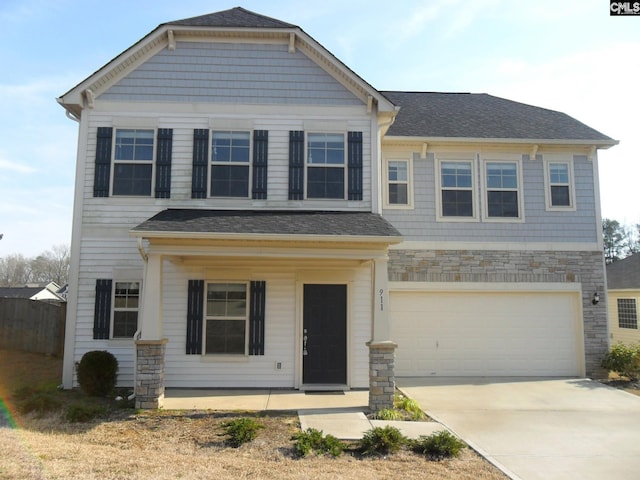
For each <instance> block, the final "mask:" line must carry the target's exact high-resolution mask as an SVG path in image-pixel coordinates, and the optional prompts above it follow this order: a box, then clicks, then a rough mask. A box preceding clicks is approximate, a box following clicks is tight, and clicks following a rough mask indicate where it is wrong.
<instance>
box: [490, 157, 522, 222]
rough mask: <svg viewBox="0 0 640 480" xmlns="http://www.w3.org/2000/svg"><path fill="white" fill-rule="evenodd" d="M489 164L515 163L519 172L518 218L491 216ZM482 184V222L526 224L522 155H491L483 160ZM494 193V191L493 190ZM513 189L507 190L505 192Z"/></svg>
mask: <svg viewBox="0 0 640 480" xmlns="http://www.w3.org/2000/svg"><path fill="white" fill-rule="evenodd" d="M488 163H515V164H516V168H517V170H518V174H517V179H518V188H517V189H516V191H517V193H518V216H517V217H490V216H489V189H488V188H487V164H488ZM481 165H482V168H481V172H480V183H481V185H482V188H481V190H482V200H483V201H482V221H483V222H496V223H524V221H525V219H524V183H523V173H522V156H521V155H518V156H516V155H500V154H491V155H490V156H487V157H482V158H481ZM491 190H492V191H493V189H491ZM507 190H511V189H505V191H507Z"/></svg>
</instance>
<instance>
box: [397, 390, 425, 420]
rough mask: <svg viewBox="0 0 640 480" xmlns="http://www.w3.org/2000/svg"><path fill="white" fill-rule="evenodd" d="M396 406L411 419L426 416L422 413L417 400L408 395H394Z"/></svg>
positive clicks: (419, 418)
mask: <svg viewBox="0 0 640 480" xmlns="http://www.w3.org/2000/svg"><path fill="white" fill-rule="evenodd" d="M394 405H395V407H396V408H399V409H401V410H404V411H405V412H407V413H408V414H409V416H410V417H411V419H413V420H424V419H425V418H427V416H426V415H425V414H424V412H423V411H422V409H421V408H420V405H418V402H416V401H415V400H413V399H412V398H408V397H404V396H403V397H396V398H395V400H394Z"/></svg>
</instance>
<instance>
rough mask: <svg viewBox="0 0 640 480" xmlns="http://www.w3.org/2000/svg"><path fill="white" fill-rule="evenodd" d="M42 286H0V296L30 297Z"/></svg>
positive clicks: (39, 290)
mask: <svg viewBox="0 0 640 480" xmlns="http://www.w3.org/2000/svg"><path fill="white" fill-rule="evenodd" d="M42 290H44V288H43V287H0V298H31V297H33V296H34V295H35V294H36V293H39V292H41V291H42Z"/></svg>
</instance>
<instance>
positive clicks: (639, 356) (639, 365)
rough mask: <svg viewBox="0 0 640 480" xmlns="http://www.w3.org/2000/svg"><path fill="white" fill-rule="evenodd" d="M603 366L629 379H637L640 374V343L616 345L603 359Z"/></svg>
mask: <svg viewBox="0 0 640 480" xmlns="http://www.w3.org/2000/svg"><path fill="white" fill-rule="evenodd" d="M602 367H603V368H606V369H607V370H609V371H611V372H615V373H617V374H619V375H622V376H624V377H627V378H628V379H629V380H636V379H637V378H638V376H639V375H640V345H631V346H629V345H623V344H622V343H618V344H616V345H614V346H613V347H611V351H609V353H607V355H605V357H604V360H602Z"/></svg>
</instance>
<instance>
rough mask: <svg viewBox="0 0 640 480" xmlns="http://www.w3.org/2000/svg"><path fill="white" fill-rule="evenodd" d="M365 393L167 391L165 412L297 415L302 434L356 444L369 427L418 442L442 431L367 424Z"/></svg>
mask: <svg viewBox="0 0 640 480" xmlns="http://www.w3.org/2000/svg"><path fill="white" fill-rule="evenodd" d="M368 403H369V392H368V391H348V392H306V393H305V392H300V391H297V390H269V389H265V390H167V391H166V392H165V400H164V407H163V408H164V409H166V410H222V411H238V412H246V411H263V410H268V411H297V412H298V417H299V418H300V426H301V428H302V430H306V429H308V428H315V429H316V430H321V431H322V432H323V433H324V434H325V435H329V434H330V435H333V436H334V437H337V438H339V439H341V440H359V439H361V438H362V435H363V433H364V432H366V431H367V430H370V429H371V428H373V427H379V426H385V425H393V426H395V427H396V428H398V429H399V430H400V431H401V432H402V433H403V435H406V436H407V437H410V438H418V437H419V436H421V435H430V434H431V433H433V432H436V431H440V430H446V429H445V428H444V427H443V426H442V425H440V424H439V423H437V422H389V421H382V420H369V419H368V418H367V417H366V415H365V412H366V411H367V410H368V407H367V405H368Z"/></svg>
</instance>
